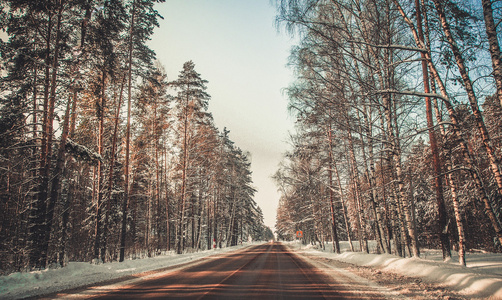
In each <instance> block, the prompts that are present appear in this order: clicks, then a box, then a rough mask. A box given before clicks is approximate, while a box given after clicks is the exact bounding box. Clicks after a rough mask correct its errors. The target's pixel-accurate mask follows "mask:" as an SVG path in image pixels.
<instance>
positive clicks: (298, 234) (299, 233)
mask: <svg viewBox="0 0 502 300" xmlns="http://www.w3.org/2000/svg"><path fill="white" fill-rule="evenodd" d="M296 237H297V238H298V239H300V250H301V249H302V238H303V231H301V230H298V231H296Z"/></svg>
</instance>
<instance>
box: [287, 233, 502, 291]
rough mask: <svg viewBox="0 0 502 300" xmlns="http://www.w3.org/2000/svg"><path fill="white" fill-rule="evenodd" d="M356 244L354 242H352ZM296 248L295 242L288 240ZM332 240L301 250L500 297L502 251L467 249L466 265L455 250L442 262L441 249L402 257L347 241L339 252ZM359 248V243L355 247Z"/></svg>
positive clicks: (501, 286)
mask: <svg viewBox="0 0 502 300" xmlns="http://www.w3.org/2000/svg"><path fill="white" fill-rule="evenodd" d="M354 245H355V246H357V242H356V243H354ZM290 246H293V248H296V249H299V248H300V247H299V245H298V244H295V243H293V244H290ZM331 249H332V248H331V244H329V247H328V246H326V249H325V250H322V249H315V248H313V247H311V246H307V247H305V246H303V247H302V250H303V251H307V252H309V254H314V255H316V256H322V257H326V258H330V259H336V260H339V261H342V262H346V263H351V264H355V265H358V266H365V267H372V268H378V269H380V270H383V271H387V272H393V273H396V274H399V275H403V276H408V277H414V278H420V279H422V280H424V281H426V282H429V283H432V284H439V285H442V286H444V287H446V288H448V289H451V290H453V291H456V292H459V293H461V294H463V295H465V296H466V297H472V298H482V299H502V254H495V253H468V254H467V258H466V260H467V267H463V266H460V265H458V264H457V263H456V260H454V259H456V257H457V256H456V255H457V253H455V252H452V254H453V258H452V260H450V261H448V262H442V255H441V251H437V250H429V249H424V250H422V252H423V253H422V258H401V257H398V256H395V255H389V254H366V253H362V252H350V251H349V247H348V243H347V242H345V243H343V242H342V243H341V249H342V253H341V254H335V253H332V252H330V251H331ZM356 249H358V247H356Z"/></svg>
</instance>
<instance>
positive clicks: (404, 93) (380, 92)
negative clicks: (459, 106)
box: [366, 89, 450, 101]
mask: <svg viewBox="0 0 502 300" xmlns="http://www.w3.org/2000/svg"><path fill="white" fill-rule="evenodd" d="M378 94H398V95H407V96H417V97H424V98H425V97H430V98H438V99H441V100H443V101H450V100H449V99H448V98H446V97H444V96H441V95H439V94H433V93H422V92H416V91H398V90H391V89H386V90H377V91H373V92H371V93H367V94H366V96H370V95H378Z"/></svg>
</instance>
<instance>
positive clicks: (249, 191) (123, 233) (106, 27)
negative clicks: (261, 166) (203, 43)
mask: <svg viewBox="0 0 502 300" xmlns="http://www.w3.org/2000/svg"><path fill="white" fill-rule="evenodd" d="M161 2H164V1H163V0H43V1H30V0H0V30H3V31H5V32H6V33H7V35H8V40H6V41H0V55H1V58H0V74H2V77H1V79H0V240H1V243H0V274H8V273H11V272H16V271H23V270H40V269H44V268H47V267H58V266H64V265H65V264H66V263H67V262H68V261H93V262H95V263H101V262H108V261H114V260H116V261H123V260H125V259H128V258H138V257H146V256H148V257H151V256H154V255H158V254H160V253H165V252H166V251H175V252H176V253H178V254H180V253H183V252H187V251H199V250H202V249H211V248H213V246H214V247H226V246H233V245H237V244H238V243H240V242H242V241H248V240H251V239H252V240H262V239H264V240H268V239H270V238H271V235H272V233H271V231H270V229H269V228H268V227H266V226H265V225H264V224H263V214H262V211H261V209H260V208H259V207H258V206H257V204H256V203H255V201H254V200H253V197H254V194H255V192H256V190H255V189H254V187H253V185H252V179H251V171H250V165H251V162H250V160H251V157H250V154H249V153H247V152H245V151H243V150H241V149H240V148H239V147H237V146H236V145H234V143H233V142H232V140H231V139H230V136H229V131H228V130H227V129H226V128H225V129H224V130H223V131H220V130H219V129H218V128H216V126H215V124H214V120H213V117H212V115H211V113H209V112H208V111H207V109H208V103H209V100H210V95H209V94H208V93H207V92H206V89H207V81H206V80H204V79H202V77H201V75H200V74H198V73H197V72H196V71H195V64H194V63H193V62H192V61H188V62H186V63H185V64H184V65H183V68H182V70H181V71H180V73H179V76H178V78H177V79H176V80H172V81H168V79H167V76H166V74H165V72H164V70H163V67H162V66H161V65H160V63H158V62H156V61H155V53H154V52H153V51H152V50H151V49H150V48H149V47H148V45H147V42H148V41H149V40H150V39H151V37H152V35H153V32H154V29H155V28H156V27H158V26H159V22H158V20H159V18H161V16H160V15H159V13H158V12H157V11H156V10H155V7H154V5H155V4H157V3H161Z"/></svg>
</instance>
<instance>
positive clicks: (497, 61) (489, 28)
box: [481, 0, 502, 106]
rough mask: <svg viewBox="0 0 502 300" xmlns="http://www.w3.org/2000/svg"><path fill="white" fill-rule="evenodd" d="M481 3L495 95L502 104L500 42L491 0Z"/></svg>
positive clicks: (484, 0)
mask: <svg viewBox="0 0 502 300" xmlns="http://www.w3.org/2000/svg"><path fill="white" fill-rule="evenodd" d="M481 3H482V4H483V17H484V19H485V29H486V36H487V38H488V44H489V45H490V48H489V50H490V54H491V57H492V66H493V73H492V76H493V78H494V79H495V85H496V86H497V97H498V99H499V102H500V105H501V106H502V60H501V59H502V57H501V56H500V44H499V40H498V37H497V26H496V25H495V21H494V20H493V8H492V0H481Z"/></svg>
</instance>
